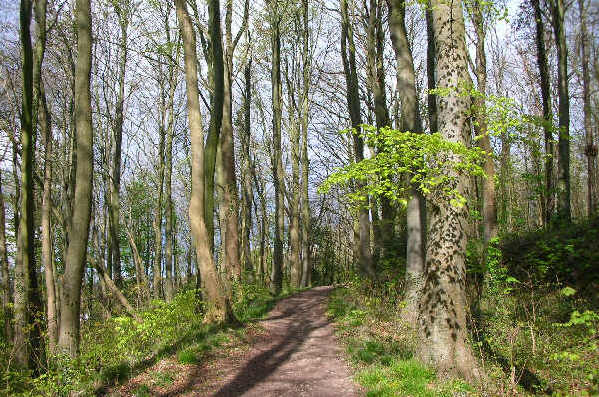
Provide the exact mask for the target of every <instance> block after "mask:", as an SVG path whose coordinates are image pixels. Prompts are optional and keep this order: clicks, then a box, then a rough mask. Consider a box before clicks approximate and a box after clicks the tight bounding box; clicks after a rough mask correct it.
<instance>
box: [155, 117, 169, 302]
mask: <svg viewBox="0 0 599 397" xmlns="http://www.w3.org/2000/svg"><path fill="white" fill-rule="evenodd" d="M161 112H162V116H161V117H162V122H161V125H160V127H159V129H160V131H159V134H160V138H159V139H160V141H159V143H158V161H159V163H158V181H157V182H158V185H157V188H158V200H157V202H156V213H155V214H154V219H153V221H152V227H153V229H154V266H153V269H152V273H153V276H154V277H153V279H154V280H153V281H154V282H153V288H154V289H153V296H154V299H160V295H161V287H162V201H163V194H164V193H163V192H164V168H165V165H164V140H165V135H166V131H165V128H164V116H165V115H164V113H165V112H166V109H165V108H164V106H162V109H161Z"/></svg>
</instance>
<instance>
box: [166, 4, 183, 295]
mask: <svg viewBox="0 0 599 397" xmlns="http://www.w3.org/2000/svg"><path fill="white" fill-rule="evenodd" d="M169 14H170V7H169V12H167V13H166V14H165V17H164V26H165V31H166V39H167V41H168V42H170V41H171V35H170V27H169V16H170V15H169ZM178 59H179V47H178V46H177V51H176V53H175V63H176V62H178ZM168 76H169V77H168V83H169V96H168V98H169V102H168V114H169V116H168V117H169V118H168V126H167V136H166V153H165V162H166V174H165V179H164V185H165V189H166V192H165V193H166V194H165V196H166V197H165V200H166V209H165V211H166V225H165V227H164V234H165V240H166V244H165V261H164V264H165V267H166V283H165V286H164V295H165V298H166V300H167V302H170V301H171V300H172V299H173V297H174V295H175V286H174V284H175V283H174V271H173V241H174V238H175V234H174V233H173V228H174V219H173V217H174V208H173V197H172V175H173V137H174V134H175V106H174V104H175V89H176V88H177V77H176V74H175V65H174V64H173V63H172V62H169V64H168Z"/></svg>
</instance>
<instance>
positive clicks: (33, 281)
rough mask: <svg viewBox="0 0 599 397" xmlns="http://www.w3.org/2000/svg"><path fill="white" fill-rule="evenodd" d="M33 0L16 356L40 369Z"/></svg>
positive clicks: (24, 36) (24, 32)
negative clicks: (32, 38) (32, 36)
mask: <svg viewBox="0 0 599 397" xmlns="http://www.w3.org/2000/svg"><path fill="white" fill-rule="evenodd" d="M32 6H33V4H32V2H31V1H28V0H22V1H21V8H20V24H21V25H20V41H21V47H22V61H23V68H22V73H23V91H22V102H21V191H20V210H19V214H20V216H19V231H18V235H17V258H16V261H15V292H14V299H15V306H14V310H15V330H14V344H15V348H16V355H15V358H16V360H17V363H18V364H20V365H22V366H23V367H28V368H31V369H34V370H37V367H38V365H39V363H38V360H40V359H41V357H40V354H41V353H42V351H43V344H42V343H43V340H42V336H41V330H40V327H39V322H36V317H38V316H39V315H40V313H41V299H40V297H39V291H38V282H37V268H36V264H35V245H34V233H35V231H34V197H33V162H34V146H35V128H36V126H35V120H34V112H35V109H34V81H33V80H34V75H35V74H38V78H39V73H40V67H41V57H40V58H39V61H38V62H37V64H36V65H34V59H33V49H32V46H31V32H30V25H31V15H32Z"/></svg>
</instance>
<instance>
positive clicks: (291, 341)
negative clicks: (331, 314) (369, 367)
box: [164, 296, 329, 397]
mask: <svg viewBox="0 0 599 397" xmlns="http://www.w3.org/2000/svg"><path fill="white" fill-rule="evenodd" d="M299 300H300V302H298V304H297V305H294V306H291V307H288V308H286V309H285V310H283V311H282V312H279V313H276V314H275V315H274V316H272V317H269V318H268V319H267V320H281V319H285V318H291V317H292V316H293V317H295V318H301V319H300V320H299V321H297V322H295V323H293V325H291V326H287V327H285V328H284V329H283V331H281V328H282V327H283V326H284V324H283V325H280V324H277V326H280V327H281V328H278V329H277V330H276V331H275V332H273V333H274V334H275V335H272V334H269V335H268V336H266V337H264V338H265V339H264V340H266V341H268V340H269V339H272V340H277V342H276V343H274V344H271V345H270V346H269V348H268V349H267V350H265V351H262V352H261V353H259V354H257V355H256V356H254V357H252V358H251V359H250V360H249V361H247V362H246V363H245V364H244V365H243V368H240V369H235V368H231V371H235V372H236V375H235V377H234V378H233V379H231V380H229V381H228V382H227V383H226V384H224V385H223V386H221V387H220V389H219V390H218V391H217V392H216V393H215V394H213V396H214V397H227V396H239V395H243V394H244V393H246V392H248V391H250V390H252V389H253V388H254V387H255V386H256V385H258V384H259V383H261V382H262V381H264V380H265V379H267V378H268V377H269V376H270V375H271V374H273V373H274V372H275V371H276V370H277V369H278V368H279V367H281V366H282V365H283V364H284V363H285V362H286V361H287V360H289V358H290V357H291V356H292V355H293V354H294V353H295V352H297V351H298V350H299V348H300V347H301V346H302V345H303V344H304V342H305V341H306V340H307V339H308V338H309V337H310V336H311V334H312V333H313V332H314V331H316V330H317V329H319V328H322V327H325V326H326V325H327V324H328V323H329V321H328V320H326V319H323V320H320V319H319V320H316V321H315V319H314V318H313V317H312V316H310V315H309V314H308V313H310V312H309V311H310V310H311V309H313V304H314V302H313V301H312V300H311V297H308V296H304V297H301V298H299ZM303 312H306V315H302V314H303ZM263 321H264V320H263ZM267 343H268V342H267ZM199 377H201V368H198V369H197V370H195V371H193V372H192V373H191V374H189V376H188V379H187V381H186V382H185V383H184V384H182V385H181V386H179V387H178V388H177V390H175V391H171V392H169V393H168V394H165V395H164V397H166V396H169V397H174V396H179V395H181V394H183V393H186V392H188V391H190V390H191V389H192V388H193V387H194V385H195V384H198V378H199ZM292 381H293V377H291V382H292ZM286 382H288V380H286ZM273 392H276V390H273Z"/></svg>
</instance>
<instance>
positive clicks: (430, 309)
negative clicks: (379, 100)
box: [419, 0, 477, 379]
mask: <svg viewBox="0 0 599 397" xmlns="http://www.w3.org/2000/svg"><path fill="white" fill-rule="evenodd" d="M430 6H431V8H432V14H433V15H432V17H433V20H432V22H433V31H434V37H435V44H436V49H437V62H436V68H435V76H436V78H437V79H436V85H437V87H439V88H440V89H448V92H447V94H446V95H442V96H438V97H437V100H438V109H439V113H438V122H439V131H441V133H442V134H443V137H444V138H445V139H447V140H449V141H452V142H460V143H463V144H465V145H469V144H470V139H469V138H470V125H469V112H470V101H469V99H468V98H467V97H465V96H464V95H462V94H461V92H460V91H461V90H464V89H467V88H468V87H470V86H471V81H470V76H469V74H468V63H467V56H468V54H467V52H466V43H465V28H464V18H463V11H462V4H461V2H453V3H446V2H443V1H441V0H433V1H431V4H430ZM450 160H451V159H450ZM454 160H455V159H454ZM445 174H446V175H449V176H451V177H453V178H454V179H453V180H454V182H452V183H451V186H449V187H450V188H455V189H456V190H457V191H458V192H459V193H460V194H461V195H462V196H463V197H468V196H469V194H468V190H469V178H468V177H467V176H464V175H460V174H459V173H458V172H457V171H456V170H455V169H453V168H452V167H448V168H447V170H445ZM430 208H431V211H430V213H429V214H430V223H429V232H428V242H427V253H426V274H425V282H424V287H423V297H422V300H421V302H420V306H419V309H420V310H419V319H420V323H421V333H422V338H423V340H424V343H423V344H422V348H421V351H420V355H421V358H422V359H423V360H424V361H425V362H428V363H431V364H433V365H435V366H437V368H438V369H439V370H440V372H441V373H451V374H456V375H461V376H463V377H465V378H466V379H472V378H474V377H475V376H476V375H477V371H476V368H475V361H474V357H473V355H472V353H471V351H470V349H469V347H468V344H467V342H466V337H467V324H466V265H465V253H466V242H467V236H466V231H467V228H468V219H467V217H468V209H467V206H466V205H464V206H462V207H458V206H453V205H451V203H450V202H449V200H448V199H447V197H444V195H443V193H442V192H440V191H437V192H436V193H433V194H432V195H431V199H430Z"/></svg>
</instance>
